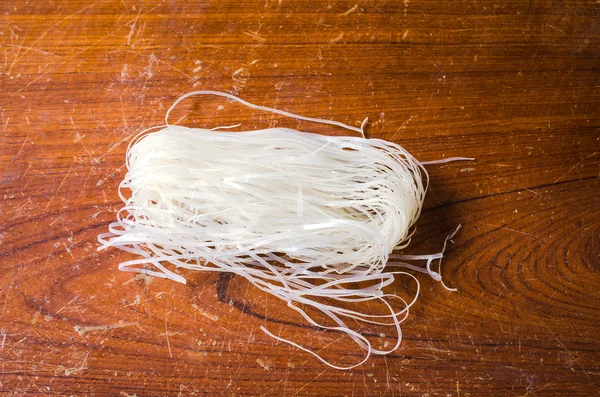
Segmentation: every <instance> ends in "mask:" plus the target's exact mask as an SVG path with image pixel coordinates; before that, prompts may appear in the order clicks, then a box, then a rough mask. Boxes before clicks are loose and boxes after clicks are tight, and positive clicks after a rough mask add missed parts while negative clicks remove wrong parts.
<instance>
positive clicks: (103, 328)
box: [73, 321, 138, 336]
mask: <svg viewBox="0 0 600 397" xmlns="http://www.w3.org/2000/svg"><path fill="white" fill-rule="evenodd" d="M134 325H138V323H128V322H124V321H119V322H118V323H116V324H109V325H91V326H88V327H82V326H80V325H76V326H75V327H73V328H74V329H75V332H77V333H78V334H79V336H83V335H85V334H86V333H88V332H96V331H107V330H111V329H117V328H124V327H131V326H134Z"/></svg>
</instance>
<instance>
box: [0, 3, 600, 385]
mask: <svg viewBox="0 0 600 397" xmlns="http://www.w3.org/2000/svg"><path fill="white" fill-rule="evenodd" d="M599 17H600V4H598V2H595V1H579V0H571V1H545V0H533V1H529V2H523V1H515V0H509V1H504V2H493V1H489V0H484V1H466V0H465V1H454V2H445V1H434V0H421V1H417V0H410V1H408V0H404V1H391V2H390V1H388V2H356V3H355V2H353V1H350V2H347V1H346V2H344V1H339V2H333V1H329V2H320V1H312V0H311V1H301V0H296V1H291V0H279V1H276V0H261V1H253V0H249V1H243V2H240V1H234V0H222V1H209V2H203V3H201V4H194V2H187V1H183V0H173V1H147V2H141V1H131V0H124V1H109V0H106V1H98V2H95V3H93V4H90V3H89V2H82V1H69V2H64V1H54V2H45V1H39V0H31V1H28V2H25V1H16V2H3V3H2V4H0V53H1V54H3V57H1V58H0V65H3V66H1V67H0V81H1V86H2V96H1V99H0V112H1V118H2V120H1V125H0V137H1V146H0V171H1V175H0V197H1V198H2V200H1V201H0V364H1V365H0V394H2V395H7V396H23V395H40V396H43V395H60V396H63V395H64V396H68V395H77V396H86V395H87V396H113V395H116V396H119V395H123V396H165V395H169V396H176V395H179V396H194V395H195V396H199V395H206V396H425V395H428V396H457V397H458V396H463V397H464V396H564V395H570V396H590V395H597V394H598V390H600V342H599V341H598V337H599V335H600V333H599V331H598V329H599V325H598V318H599V317H600V294H599V292H598V291H599V289H600V274H599V265H600V258H599V254H600V199H599V198H598V192H599V191H600V181H599V174H600V128H599V127H600V112H599V111H598V109H599V105H600V88H599V87H600V74H599V73H598V71H599V69H600V18H599ZM194 89H216V90H222V91H228V92H232V93H235V94H237V95H239V96H240V97H242V98H244V99H246V100H248V101H251V102H254V103H258V104H263V105H266V106H271V107H277V108H280V109H284V110H288V111H293V112H296V113H300V114H304V115H308V116H315V117H323V118H330V119H335V120H339V121H342V122H345V123H349V124H354V125H358V124H359V123H360V121H361V120H362V119H363V118H364V117H365V116H368V117H369V118H370V120H371V123H370V125H369V127H368V135H369V136H370V137H377V138H383V139H388V140H393V141H395V142H397V143H400V144H401V145H403V146H404V147H406V148H407V149H408V150H410V151H411V152H412V153H413V154H414V155H415V156H416V157H417V158H419V159H421V160H433V159H439V158H441V157H446V156H473V157H475V158H476V161H475V162H472V163H450V164H446V165H440V166H431V167H429V170H430V175H431V190H430V192H429V194H428V197H427V201H426V204H425V209H424V213H423V215H422V217H421V219H420V220H419V222H418V234H417V235H416V237H415V239H414V242H413V244H412V245H411V247H410V252H414V253H423V252H433V251H436V250H438V249H439V248H440V246H441V243H442V242H443V238H444V236H445V235H446V234H447V233H448V232H450V231H451V230H453V229H454V227H455V225H457V224H459V223H460V224H462V225H463V229H462V231H461V232H460V233H459V234H458V235H457V236H456V237H455V239H454V243H455V244H454V245H452V246H451V247H450V249H449V252H448V255H447V257H446V258H445V261H444V266H443V273H444V277H445V280H446V282H447V283H448V284H451V285H454V286H456V287H457V288H458V290H459V291H458V292H457V293H449V292H447V291H445V290H444V289H443V288H441V286H440V285H439V284H438V283H436V282H434V281H433V280H430V279H429V278H428V277H420V280H421V282H422V285H423V287H424V288H423V291H422V296H421V298H420V300H419V301H418V302H417V304H416V306H415V310H414V311H413V312H411V315H410V317H409V319H408V320H407V321H406V322H405V323H404V324H403V333H404V342H403V344H402V346H401V348H400V349H399V350H398V351H396V352H395V353H394V354H391V355H388V356H386V357H375V358H372V359H370V360H369V361H368V362H367V363H366V364H365V365H363V366H361V367H359V368H357V369H355V370H352V371H336V370H332V369H330V368H328V367H325V366H324V365H322V364H321V363H319V362H317V361H316V360H314V359H312V358H311V357H309V356H308V355H306V354H304V353H302V352H299V351H298V350H296V349H294V348H292V347H289V346H286V345H283V344H281V343H276V342H275V341H273V340H272V339H270V338H268V337H266V336H265V335H264V334H262V332H261V331H260V330H259V327H260V326H261V325H266V326H267V327H268V328H269V329H272V330H274V332H277V333H280V334H281V335H282V336H284V337H290V338H294V339H297V340H298V339H301V340H305V341H306V343H308V344H310V345H311V346H313V347H314V348H315V349H322V354H323V355H324V356H326V357H327V358H328V359H330V360H335V361H338V362H340V363H344V362H345V363H349V362H354V361H356V360H359V359H360V358H361V357H362V352H360V351H356V350H355V349H354V348H352V347H350V346H349V345H348V344H347V343H344V341H343V340H339V337H340V336H339V335H337V334H335V333H327V332H320V331H318V330H315V329H312V328H310V327H307V326H306V325H305V323H304V322H303V321H302V319H299V318H297V316H295V315H294V314H293V313H290V311H289V310H286V309H285V307H284V305H283V304H282V303H281V302H279V301H277V300H276V299H275V298H270V297H268V296H265V295H264V293H260V292H257V291H256V290H254V289H253V288H250V287H249V285H248V284H247V283H245V282H244V281H243V280H240V279H239V278H236V277H230V276H224V275H218V274H186V276H187V277H189V280H190V281H189V283H188V285H176V284H175V283H172V282H169V281H166V280H156V279H148V278H141V277H134V276H133V275H132V274H129V273H121V272H119V271H117V265H118V263H120V261H122V260H124V259H125V258H127V255H126V254H123V253H120V252H116V251H114V250H113V251H103V252H101V253H98V252H96V248H97V242H96V236H97V235H98V234H99V233H102V232H104V231H105V230H106V228H107V225H108V223H109V222H111V221H112V220H113V219H114V217H115V212H116V211H117V210H118V209H119V208H120V202H119V199H118V196H117V194H116V188H117V185H118V183H119V181H120V180H121V179H122V177H123V175H124V171H125V169H124V154H125V150H126V146H127V143H128V142H129V140H130V139H131V138H132V137H133V136H134V135H135V134H136V133H137V132H139V131H140V130H142V129H143V128H146V127H149V126H153V125H158V124H161V123H162V120H163V117H164V113H165V110H166V108H168V106H170V104H171V103H172V102H173V100H174V99H175V98H176V97H177V96H179V95H180V94H182V93H185V92H188V91H191V90H194ZM219 105H223V106H224V109H222V110H219V108H218V106H219ZM173 116H174V118H175V119H180V118H181V121H180V122H181V123H186V124H188V125H212V126H215V125H219V124H221V125H222V124H234V123H238V122H242V123H244V127H245V128H247V129H250V128H254V127H265V126H269V125H271V126H272V125H288V126H291V127H294V128H306V129H311V130H315V131H318V132H321V133H324V134H340V133H343V132H342V131H338V130H335V129H331V128H326V127H322V126H315V125H309V124H307V123H301V124H298V123H297V122H296V121H294V120H285V119H280V118H278V117H273V116H272V115H267V114H263V113H260V112H256V111H252V110H249V109H244V108H242V107H240V106H239V105H236V104H234V103H230V102H227V101H220V100H218V99H210V98H198V99H190V100H188V101H186V102H185V103H182V105H181V107H180V108H179V109H178V110H177V112H176V114H174V115H173ZM397 288H398V290H399V291H403V290H406V289H410V288H413V286H410V285H405V284H404V281H403V280H398V283H397ZM369 332H371V333H372V334H373V335H375V336H377V335H379V333H380V332H382V331H381V330H379V329H377V328H373V329H370V330H369ZM379 340H380V342H381V343H385V342H386V341H390V342H391V341H392V339H391V337H390V336H382V337H379Z"/></svg>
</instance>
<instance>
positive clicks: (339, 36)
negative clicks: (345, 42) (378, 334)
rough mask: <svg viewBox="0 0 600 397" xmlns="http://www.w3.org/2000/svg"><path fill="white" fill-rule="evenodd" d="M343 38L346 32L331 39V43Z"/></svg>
mask: <svg viewBox="0 0 600 397" xmlns="http://www.w3.org/2000/svg"><path fill="white" fill-rule="evenodd" d="M343 38H344V33H340V34H338V35H337V36H335V37H334V38H333V39H331V40H329V44H333V43H337V42H338V41H340V40H341V39H343Z"/></svg>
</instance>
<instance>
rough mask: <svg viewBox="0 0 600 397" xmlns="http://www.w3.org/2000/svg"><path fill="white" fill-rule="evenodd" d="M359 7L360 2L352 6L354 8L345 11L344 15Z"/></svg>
mask: <svg viewBox="0 0 600 397" xmlns="http://www.w3.org/2000/svg"><path fill="white" fill-rule="evenodd" d="M357 8H358V4H354V5H353V6H352V8H350V9H349V10H348V11H346V12H345V13H343V14H342V15H348V14H351V13H353V12H354V11H356V9H357Z"/></svg>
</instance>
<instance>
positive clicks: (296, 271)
mask: <svg viewBox="0 0 600 397" xmlns="http://www.w3.org/2000/svg"><path fill="white" fill-rule="evenodd" d="M198 94H212V95H219V96H224V97H227V98H229V99H233V100H236V101H238V102H241V103H243V104H245V105H248V106H251V107H254V108H257V109H260V110H266V111H271V112H275V113H280V114H283V115H287V116H292V117H295V118H297V119H302V120H308V121H315V122H321V123H326V124H332V125H336V126H339V127H342V128H346V129H349V130H352V131H356V132H360V133H361V134H362V132H363V126H364V123H363V126H361V128H360V129H359V128H356V127H351V126H347V125H344V124H342V123H338V122H334V121H329V120H320V119H313V118H308V117H302V116H297V115H294V114H291V113H287V112H284V111H280V110H276V109H270V108H265V107H262V106H257V105H252V104H249V103H248V102H245V101H243V100H241V99H239V98H237V97H234V96H232V95H229V94H225V93H220V92H215V91H199V92H193V93H190V94H187V95H185V96H183V97H181V98H179V100H178V101H177V102H175V104H173V107H174V106H175V105H177V103H179V102H180V101H181V100H183V99H185V98H187V97H188V96H190V95H198ZM173 107H172V108H171V109H169V111H168V112H167V118H166V120H167V125H165V126H162V127H158V128H160V129H159V130H158V131H155V132H150V133H148V132H144V133H142V134H140V135H139V136H138V137H137V138H136V139H134V140H133V141H132V143H131V144H130V146H129V148H128V151H127V169H128V172H127V174H126V176H125V178H124V180H123V181H122V182H121V184H120V186H119V191H120V196H121V199H122V200H123V202H124V203H125V206H124V207H123V208H122V209H121V210H120V211H119V213H118V216H117V221H116V222H113V223H112V224H111V225H110V226H109V233H106V234H103V235H100V236H99V241H100V243H101V244H102V245H101V247H100V248H99V249H104V248H107V247H116V248H119V249H121V250H124V251H127V252H131V253H134V254H137V255H139V256H140V257H141V258H139V259H134V260H130V261H127V262H124V263H121V264H120V265H119V269H121V270H126V271H132V272H138V273H144V274H148V275H151V276H155V277H163V278H168V279H171V280H174V281H178V282H182V283H185V278H183V277H182V276H181V275H180V274H177V273H175V272H174V269H175V268H183V269H190V270H199V271H218V272H230V273H233V274H237V275H239V276H241V277H244V278H245V279H247V280H248V281H249V282H250V283H252V284H253V285H255V286H256V287H257V288H259V289H261V290H263V291H267V292H269V293H271V294H273V295H274V296H277V297H278V298H280V299H282V300H284V301H286V302H287V304H288V306H289V307H291V308H292V309H294V310H296V311H298V312H299V313H300V314H301V315H302V316H303V317H304V318H305V319H306V320H307V321H308V322H309V323H310V324H312V325H313V326H316V327H320V328H328V329H331V330H335V331H337V332H341V333H343V334H346V335H347V336H348V337H349V338H350V339H351V340H353V341H354V342H355V343H356V344H358V346H360V347H361V348H362V349H364V350H365V351H366V354H365V357H364V359H362V360H361V361H360V362H359V363H357V364H354V365H352V366H346V367H344V366H338V365H334V364H332V363H330V362H328V361H326V360H325V359H323V358H322V357H321V356H320V355H319V354H318V353H316V352H314V351H312V350H310V349H309V348H307V347H305V346H302V345H300V344H298V343H296V342H293V341H289V340H286V339H283V338H280V337H278V336H275V335H273V334H272V333H271V332H270V331H268V330H267V329H266V328H264V327H261V329H262V330H263V331H264V332H266V333H267V334H268V335H270V336H271V337H273V338H275V339H278V340H280V341H284V342H287V343H289V344H291V345H293V346H296V347H298V348H300V349H302V350H305V351H307V352H309V353H311V354H313V355H315V356H316V357H317V358H319V359H320V360H321V361H323V362H325V363H326V364H328V365H330V366H332V367H334V368H339V369H348V368H353V367H355V366H357V365H360V364H362V363H363V362H365V361H366V360H367V359H368V357H369V355H370V354H371V353H374V354H387V353H390V352H392V351H393V350H395V349H396V348H397V347H398V346H399V344H400V341H401V337H402V334H401V330H400V323H401V322H402V321H403V320H404V319H405V318H406V316H407V315H408V309H409V308H410V306H411V305H412V304H413V303H414V301H415V299H416V295H417V294H418V290H417V293H416V294H415V295H414V297H413V299H412V300H410V301H406V300H404V299H402V298H400V297H398V296H396V295H392V294H388V293H386V292H384V288H386V287H388V286H390V285H391V284H392V283H393V282H394V276H395V275H398V274H402V275H406V276H408V277H412V278H413V279H415V281H416V278H414V276H412V275H411V274H409V273H406V272H404V271H399V270H395V271H391V270H390V266H392V265H398V266H404V267H408V268H410V269H413V270H417V271H422V272H426V273H429V274H430V275H431V276H432V277H434V278H435V279H436V280H440V279H441V276H440V274H439V272H435V271H433V270H432V269H431V264H432V261H434V260H436V259H439V260H441V257H442V253H438V254H433V255H397V254H392V252H393V251H394V250H398V249H402V248H404V247H406V245H408V243H409V241H410V234H411V226H412V225H413V224H414V223H415V221H416V220H417V218H418V217H419V214H420V212H421V207H422V204H423V199H424V196H425V192H426V190H427V172H426V171H425V169H424V167H423V163H420V162H419V161H417V160H416V159H415V158H414V157H413V156H412V155H411V154H410V153H408V152H407V151H406V150H405V149H403V148H402V147H401V146H399V145H397V144H395V143H392V142H387V141H384V140H380V139H365V138H363V137H349V136H324V135H318V134H313V133H307V132H300V131H296V130H292V129H288V128H268V129H263V130H257V131H247V132H225V131H216V129H213V130H209V129H204V128H187V127H182V126H177V125H170V124H169V122H168V115H169V113H170V111H171V110H172V109H173ZM365 121H366V120H365ZM223 128H227V127H223ZM363 136H364V134H363ZM452 160H455V159H445V160H442V161H452ZM424 178H425V182H424V181H423V179H424ZM449 237H451V236H449ZM444 247H445V245H444ZM442 252H443V251H442ZM407 260H408V261H415V260H416V261H424V262H425V266H423V267H421V266H416V265H411V264H408V263H406V261H407ZM386 266H388V268H386ZM417 285H418V281H417ZM368 302H372V303H375V302H378V303H379V304H380V305H383V307H385V308H387V309H388V311H389V313H388V314H384V315H374V314H371V313H369V312H368V310H367V309H368V304H366V303H368ZM355 306H356V307H355ZM361 308H362V310H361ZM315 312H318V313H320V315H319V316H315V315H314V313H315ZM323 318H326V319H328V322H324V321H323ZM361 322H362V323H371V324H380V325H388V326H391V327H393V329H394V332H395V334H396V335H397V338H396V343H395V344H394V345H393V346H392V347H391V348H390V349H387V350H380V349H376V348H374V347H373V346H372V343H371V341H370V340H369V339H368V338H367V337H366V336H365V335H364V332H361V330H362V328H360V327H359V326H357V324H360V323H361Z"/></svg>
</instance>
